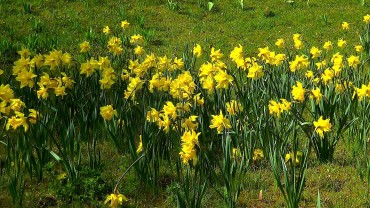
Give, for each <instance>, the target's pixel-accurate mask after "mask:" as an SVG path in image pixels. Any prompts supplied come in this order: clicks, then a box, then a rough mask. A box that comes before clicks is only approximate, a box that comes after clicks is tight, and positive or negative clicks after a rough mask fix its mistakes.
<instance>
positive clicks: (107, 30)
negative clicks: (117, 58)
mask: <svg viewBox="0 0 370 208" xmlns="http://www.w3.org/2000/svg"><path fill="white" fill-rule="evenodd" d="M103 33H104V34H106V35H109V34H110V28H109V26H105V27H104V28H103Z"/></svg>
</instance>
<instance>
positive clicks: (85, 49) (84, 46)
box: [80, 41, 90, 53]
mask: <svg viewBox="0 0 370 208" xmlns="http://www.w3.org/2000/svg"><path fill="white" fill-rule="evenodd" d="M80 49H81V51H80V52H81V53H85V52H89V51H90V43H89V42H87V41H84V42H82V43H81V44H80Z"/></svg>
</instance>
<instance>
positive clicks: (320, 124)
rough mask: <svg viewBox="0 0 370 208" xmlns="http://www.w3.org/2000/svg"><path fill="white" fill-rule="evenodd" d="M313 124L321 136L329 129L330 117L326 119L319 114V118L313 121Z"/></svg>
mask: <svg viewBox="0 0 370 208" xmlns="http://www.w3.org/2000/svg"><path fill="white" fill-rule="evenodd" d="M313 125H314V126H315V131H316V133H317V134H319V136H320V137H321V138H323V137H324V133H325V132H329V131H331V127H332V126H331V123H330V118H328V119H325V120H324V119H323V118H322V116H320V118H319V120H317V121H314V122H313Z"/></svg>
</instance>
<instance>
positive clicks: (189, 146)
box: [179, 130, 200, 165]
mask: <svg viewBox="0 0 370 208" xmlns="http://www.w3.org/2000/svg"><path fill="white" fill-rule="evenodd" d="M199 135H200V133H197V132H195V131H194V130H190V131H185V132H184V134H183V135H182V137H181V142H182V145H181V152H180V153H179V155H180V158H181V160H182V162H183V163H184V164H188V163H189V160H192V162H193V165H195V164H196V163H197V154H196V149H195V145H199V144H198V136H199Z"/></svg>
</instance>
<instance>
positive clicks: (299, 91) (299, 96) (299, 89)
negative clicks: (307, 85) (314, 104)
mask: <svg viewBox="0 0 370 208" xmlns="http://www.w3.org/2000/svg"><path fill="white" fill-rule="evenodd" d="M304 93H305V89H304V88H303V86H302V83H301V82H298V81H297V82H296V85H294V86H293V87H292V96H293V99H294V100H295V101H298V102H303V101H304Z"/></svg>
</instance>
